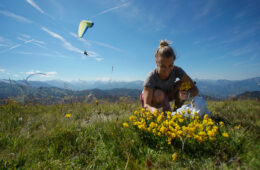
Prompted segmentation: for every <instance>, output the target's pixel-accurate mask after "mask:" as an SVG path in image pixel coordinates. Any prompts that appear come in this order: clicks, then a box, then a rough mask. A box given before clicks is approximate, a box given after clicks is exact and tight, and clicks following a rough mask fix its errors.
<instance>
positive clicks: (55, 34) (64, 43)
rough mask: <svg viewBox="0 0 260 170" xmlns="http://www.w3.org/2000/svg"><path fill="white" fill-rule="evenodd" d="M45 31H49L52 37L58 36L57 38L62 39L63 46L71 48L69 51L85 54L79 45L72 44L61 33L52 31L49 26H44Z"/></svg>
mask: <svg viewBox="0 0 260 170" xmlns="http://www.w3.org/2000/svg"><path fill="white" fill-rule="evenodd" d="M41 29H42V30H43V31H45V32H47V33H48V34H49V35H51V36H52V37H54V38H56V39H59V40H61V41H62V43H63V46H64V47H65V48H66V49H67V50H69V51H73V52H77V53H80V54H83V52H82V51H81V50H80V49H78V48H77V47H74V46H73V45H71V44H70V43H69V42H68V41H67V40H65V39H64V38H63V37H62V36H60V35H59V34H57V33H55V32H52V31H50V30H48V29H47V28H45V27H42V28H41Z"/></svg>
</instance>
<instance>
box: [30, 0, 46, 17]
mask: <svg viewBox="0 0 260 170" xmlns="http://www.w3.org/2000/svg"><path fill="white" fill-rule="evenodd" d="M26 2H28V3H29V4H30V5H31V6H33V7H34V8H35V9H37V10H38V11H39V12H40V13H42V14H44V11H43V10H42V9H41V8H40V7H39V6H38V5H37V4H36V3H35V2H34V1H33V0H26Z"/></svg>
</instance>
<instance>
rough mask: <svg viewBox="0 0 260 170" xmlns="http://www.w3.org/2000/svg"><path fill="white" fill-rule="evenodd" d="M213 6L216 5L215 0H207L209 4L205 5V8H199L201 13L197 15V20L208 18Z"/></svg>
mask: <svg viewBox="0 0 260 170" xmlns="http://www.w3.org/2000/svg"><path fill="white" fill-rule="evenodd" d="M213 5H214V0H207V3H205V5H204V6H203V5H202V6H200V7H199V8H198V9H199V12H198V14H197V15H195V19H200V18H202V17H205V16H207V15H208V14H209V13H210V11H211V9H212V7H213Z"/></svg>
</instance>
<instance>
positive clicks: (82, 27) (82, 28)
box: [78, 20, 94, 55]
mask: <svg viewBox="0 0 260 170" xmlns="http://www.w3.org/2000/svg"><path fill="white" fill-rule="evenodd" d="M93 25H94V23H93V22H92V21H87V20H82V21H81V22H80V23H79V29H78V37H79V38H82V37H83V36H84V34H85V33H86V32H87V30H88V28H91V27H93ZM84 54H85V55H88V53H87V52H86V51H85V52H84Z"/></svg>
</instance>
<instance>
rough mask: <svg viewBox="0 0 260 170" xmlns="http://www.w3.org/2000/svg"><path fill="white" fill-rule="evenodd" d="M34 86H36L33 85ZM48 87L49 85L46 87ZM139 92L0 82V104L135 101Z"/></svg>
mask: <svg viewBox="0 0 260 170" xmlns="http://www.w3.org/2000/svg"><path fill="white" fill-rule="evenodd" d="M35 85H36V84H35ZM37 86H38V85H37ZM48 86H49V85H48ZM140 93H141V90H138V89H124V88H118V89H108V90H101V89H91V90H81V91H73V90H69V89H62V88H58V87H42V86H41V87H33V86H28V85H23V84H19V83H12V84H10V83H6V82H0V104H1V103H3V102H4V100H3V99H7V98H10V97H11V98H14V99H15V100H17V101H18V102H19V103H28V102H29V103H42V104H49V103H60V102H64V103H69V102H72V101H73V102H76V101H79V102H91V101H93V100H95V99H99V100H100V99H101V100H106V101H113V102H114V101H119V100H121V99H124V100H126V99H127V100H136V99H138V98H139V96H140ZM122 97H123V98H122Z"/></svg>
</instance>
